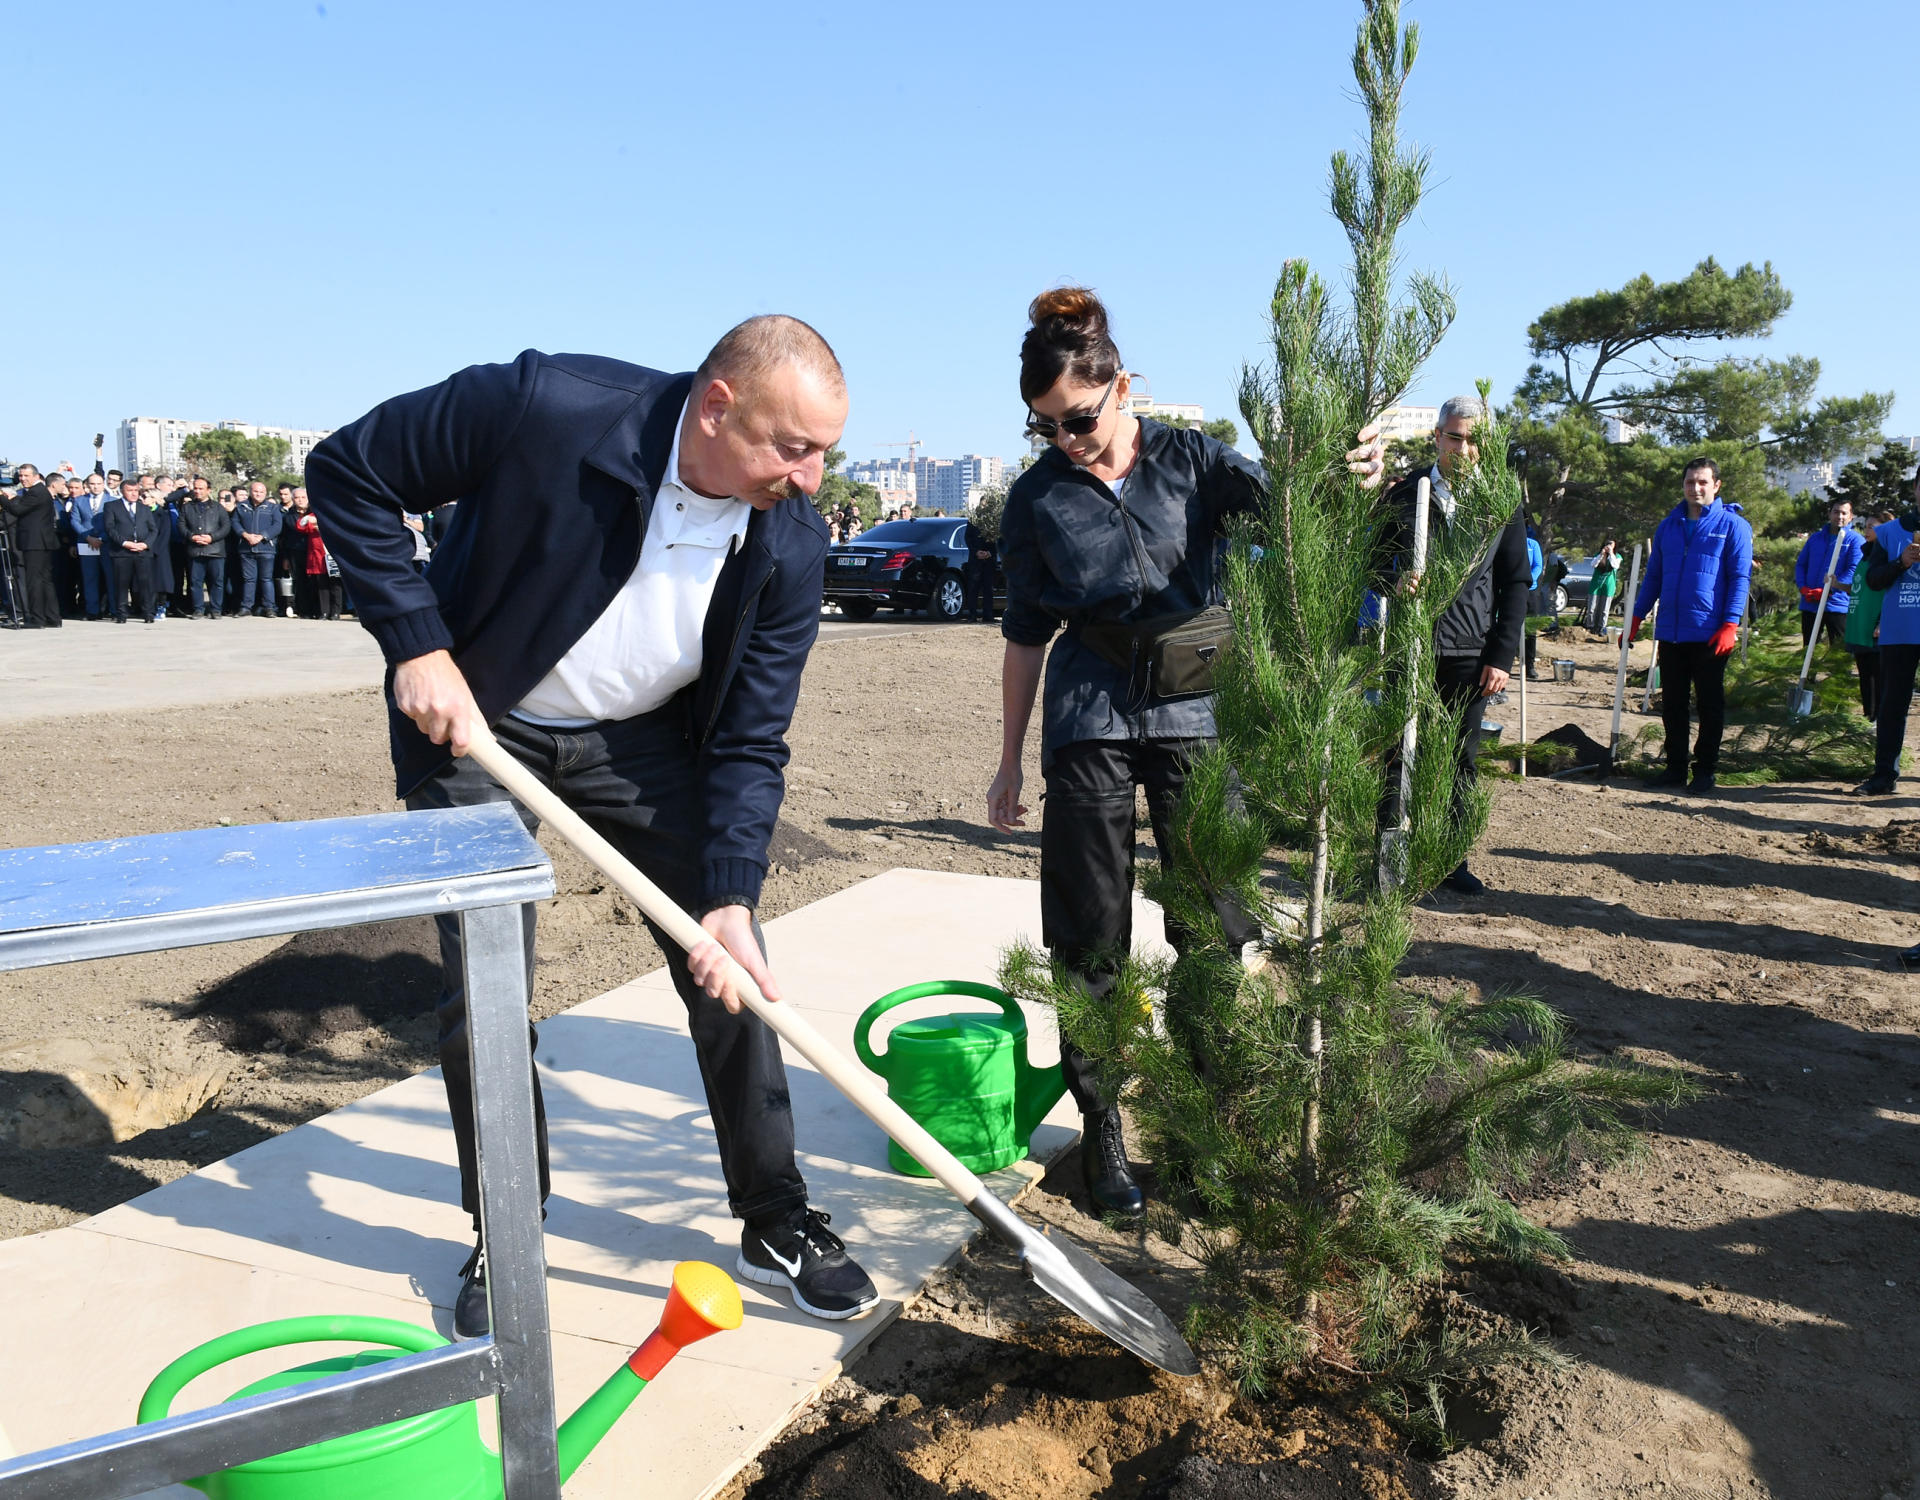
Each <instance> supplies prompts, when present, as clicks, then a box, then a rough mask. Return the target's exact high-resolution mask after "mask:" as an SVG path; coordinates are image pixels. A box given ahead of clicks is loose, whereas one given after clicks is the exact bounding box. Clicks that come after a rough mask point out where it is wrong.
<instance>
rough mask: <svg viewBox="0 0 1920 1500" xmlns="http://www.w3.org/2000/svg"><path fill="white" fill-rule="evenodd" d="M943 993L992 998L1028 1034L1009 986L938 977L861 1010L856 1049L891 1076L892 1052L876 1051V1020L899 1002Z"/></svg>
mask: <svg viewBox="0 0 1920 1500" xmlns="http://www.w3.org/2000/svg"><path fill="white" fill-rule="evenodd" d="M943 995H965V996H967V997H969V998H970V999H974V1000H991V1001H992V1002H993V1003H994V1004H995V1005H997V1006H999V1007H1000V1013H1001V1014H1002V1015H1004V1016H1005V1017H1006V1018H1007V1020H1008V1021H1009V1022H1010V1023H1011V1024H1012V1026H1013V1029H1014V1031H1015V1033H1016V1034H1017V1035H1020V1036H1024V1035H1026V1030H1027V1015H1026V1012H1025V1011H1023V1010H1021V1009H1020V1002H1019V1001H1018V1000H1015V999H1014V998H1013V996H1011V995H1009V994H1008V993H1007V992H1006V991H1005V990H1001V989H995V988H994V987H993V986H992V985H990V984H976V983H975V982H974V981H973V980H971V979H934V980H929V981H928V982H927V983H925V984H910V985H908V986H906V988H904V989H898V990H894V991H893V992H892V993H890V994H886V995H882V996H881V997H880V998H879V999H878V1000H876V1001H874V1002H873V1004H871V1005H869V1006H868V1007H867V1008H866V1009H865V1010H864V1011H862V1012H861V1013H860V1019H859V1020H858V1021H857V1022H855V1023H854V1027H853V1051H854V1055H855V1056H857V1057H858V1058H859V1059H860V1061H861V1062H863V1063H865V1064H866V1065H867V1067H868V1068H869V1069H871V1070H872V1071H873V1072H875V1073H878V1074H879V1075H880V1076H881V1077H882V1078H885V1077H886V1076H887V1058H888V1057H889V1056H891V1055H892V1054H891V1052H875V1051H874V1050H873V1045H872V1042H871V1040H870V1033H871V1032H872V1030H873V1023H874V1022H875V1021H877V1020H879V1019H880V1018H881V1017H882V1016H883V1015H885V1014H886V1013H887V1012H888V1011H890V1010H892V1009H893V1008H894V1007H895V1006H896V1005H905V1004H906V1003H907V1002H908V1001H910V1000H932V999H937V998H939V997H940V996H943Z"/></svg>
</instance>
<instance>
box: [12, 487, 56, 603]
mask: <svg viewBox="0 0 1920 1500" xmlns="http://www.w3.org/2000/svg"><path fill="white" fill-rule="evenodd" d="M15 477H16V479H17V480H18V482H19V486H20V488H19V490H18V491H17V492H16V493H15V494H13V495H12V496H10V497H9V498H8V499H7V500H5V501H4V502H0V504H4V508H5V510H6V513H7V514H8V515H9V516H11V517H13V545H14V547H15V549H16V550H17V551H18V552H19V554H20V594H21V600H20V602H21V604H22V606H23V607H24V609H25V612H26V617H27V628H28V629H30V630H31V629H38V628H45V629H48V630H54V629H57V628H59V625H60V595H59V591H58V590H57V589H56V588H55V586H54V581H53V559H54V554H55V553H57V552H58V551H59V550H60V511H59V508H58V506H57V505H56V504H55V502H54V498H53V492H52V491H51V490H49V489H48V488H47V482H46V481H45V480H44V479H42V478H41V477H40V471H39V469H37V468H35V467H34V466H33V465H32V464H21V465H19V466H18V467H17V469H16V470H15Z"/></svg>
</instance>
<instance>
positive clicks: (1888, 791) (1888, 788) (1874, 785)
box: [1853, 775, 1896, 797]
mask: <svg viewBox="0 0 1920 1500" xmlns="http://www.w3.org/2000/svg"><path fill="white" fill-rule="evenodd" d="M1895 785H1896V783H1895V782H1894V779H1893V778H1892V777H1891V776H1880V775H1873V776H1869V777H1868V778H1867V779H1866V780H1865V781H1863V782H1861V783H1860V785H1858V786H1857V787H1855V788H1854V789H1853V795H1854V796H1856V797H1891V796H1892V795H1893V793H1894V788H1895Z"/></svg>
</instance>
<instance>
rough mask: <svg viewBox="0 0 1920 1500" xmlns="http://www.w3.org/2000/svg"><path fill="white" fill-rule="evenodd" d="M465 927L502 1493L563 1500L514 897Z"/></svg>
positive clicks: (464, 918)
mask: <svg viewBox="0 0 1920 1500" xmlns="http://www.w3.org/2000/svg"><path fill="white" fill-rule="evenodd" d="M460 938H461V952H462V962H463V963H464V965H465V969H466V991H467V1036H468V1043H469V1045H470V1046H471V1048H472V1050H473V1117H474V1136H475V1142H476V1146H477V1149H478V1154H479V1173H480V1235H481V1240H482V1242H483V1243H484V1244H485V1246H486V1258H487V1298H488V1302H489V1304H490V1306H491V1309H492V1314H493V1343H494V1347H495V1349H496V1350H497V1351H498V1353H499V1357H500V1373H501V1378H502V1380H503V1382H504V1386H503V1389H502V1390H501V1392H500V1453H501V1459H502V1463H503V1466H504V1468H505V1476H506V1500H559V1497H560V1473H559V1451H558V1448H557V1446H556V1438H555V1428H556V1426H557V1424H558V1417H557V1414H556V1411H555V1407H554V1395H553V1342H552V1332H551V1329H550V1327H549V1325H548V1321H547V1258H546V1249H545V1245H544V1243H543V1241H542V1236H541V1228H540V1163H539V1158H538V1156H537V1155H536V1150H537V1148H536V1145H535V1139H534V1125H533V1074H532V1069H533V1054H532V1050H531V1048H530V1047H529V1045H528V1041H527V1000H528V995H527V978H526V975H527V969H526V953H525V949H524V947H523V946H522V938H521V931H520V908H519V907H518V906H487V907H481V908H479V909H478V910H474V911H468V912H463V913H462V914H461V917H460Z"/></svg>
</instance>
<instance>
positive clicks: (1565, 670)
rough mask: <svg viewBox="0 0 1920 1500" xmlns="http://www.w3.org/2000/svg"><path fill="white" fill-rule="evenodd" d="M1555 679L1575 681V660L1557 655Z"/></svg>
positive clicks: (1554, 663)
mask: <svg viewBox="0 0 1920 1500" xmlns="http://www.w3.org/2000/svg"><path fill="white" fill-rule="evenodd" d="M1553 680H1554V681H1555V682H1572V681H1573V662H1572V660H1571V659H1570V658H1568V657H1564V656H1557V657H1555V658H1554V661H1553Z"/></svg>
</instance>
